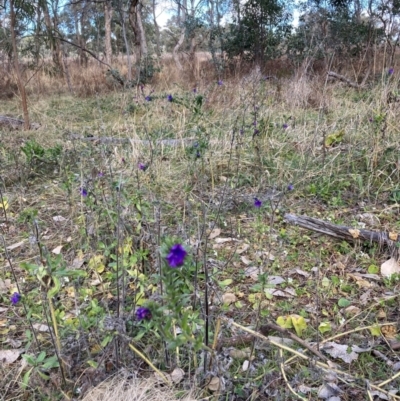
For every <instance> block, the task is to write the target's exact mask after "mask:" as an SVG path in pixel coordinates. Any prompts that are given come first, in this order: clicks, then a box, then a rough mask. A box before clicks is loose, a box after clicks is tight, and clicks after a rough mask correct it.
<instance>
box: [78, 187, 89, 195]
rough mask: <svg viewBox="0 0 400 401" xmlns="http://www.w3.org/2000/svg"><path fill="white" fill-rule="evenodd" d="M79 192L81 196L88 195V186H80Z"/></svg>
mask: <svg viewBox="0 0 400 401" xmlns="http://www.w3.org/2000/svg"><path fill="white" fill-rule="evenodd" d="M79 193H80V194H81V196H83V197H86V196H87V189H86V188H83V187H82V188H79Z"/></svg>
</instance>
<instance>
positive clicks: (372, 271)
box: [368, 265, 379, 274]
mask: <svg viewBox="0 0 400 401" xmlns="http://www.w3.org/2000/svg"><path fill="white" fill-rule="evenodd" d="M368 273H369V274H377V273H379V267H378V266H377V265H369V266H368Z"/></svg>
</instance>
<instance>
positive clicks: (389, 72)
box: [388, 67, 394, 75]
mask: <svg viewBox="0 0 400 401" xmlns="http://www.w3.org/2000/svg"><path fill="white" fill-rule="evenodd" d="M393 73H394V68H392V67H391V68H389V71H388V75H393Z"/></svg>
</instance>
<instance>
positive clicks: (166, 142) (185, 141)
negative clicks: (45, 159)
mask: <svg viewBox="0 0 400 401" xmlns="http://www.w3.org/2000/svg"><path fill="white" fill-rule="evenodd" d="M66 138H67V139H70V140H72V141H84V142H99V143H137V144H140V145H144V146H150V145H153V144H155V145H163V146H172V147H176V146H181V145H194V144H195V143H196V139H195V138H182V139H168V138H167V139H156V140H154V141H150V140H148V139H131V138H113V137H109V136H100V137H99V136H82V135H78V134H74V133H70V132H69V133H67V134H66Z"/></svg>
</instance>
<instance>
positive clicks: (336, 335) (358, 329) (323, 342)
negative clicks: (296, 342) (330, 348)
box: [286, 322, 396, 363]
mask: <svg viewBox="0 0 400 401" xmlns="http://www.w3.org/2000/svg"><path fill="white" fill-rule="evenodd" d="M394 324H396V323H394V322H388V323H379V324H373V325H371V326H364V327H357V328H355V329H353V330H349V331H345V332H344V333H339V334H335V335H334V336H332V337H328V338H325V339H324V340H322V341H321V342H320V345H321V344H325V343H327V342H329V341H332V340H334V339H336V338H339V337H344V336H347V335H348V334H353V333H356V332H357V331H362V330H370V329H372V328H374V327H383V326H390V325H394ZM296 358H297V357H296V356H292V357H291V358H289V359H288V360H287V361H286V363H290V362H292V361H293V360H295V359H296Z"/></svg>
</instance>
